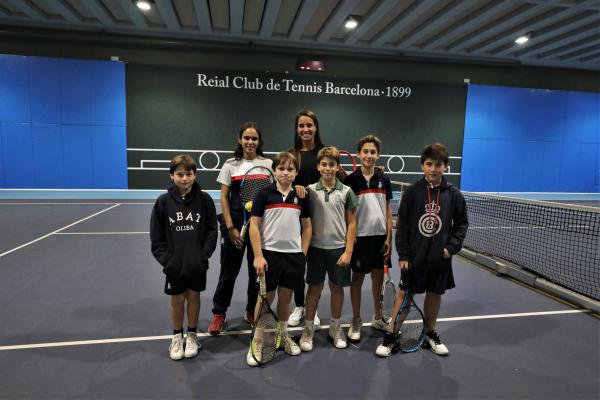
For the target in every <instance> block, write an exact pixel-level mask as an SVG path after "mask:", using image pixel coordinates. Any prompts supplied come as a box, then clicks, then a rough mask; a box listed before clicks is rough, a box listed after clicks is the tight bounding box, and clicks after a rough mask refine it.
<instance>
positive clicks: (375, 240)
mask: <svg viewBox="0 0 600 400" xmlns="http://www.w3.org/2000/svg"><path fill="white" fill-rule="evenodd" d="M386 239H387V236H386V235H379V236H362V237H357V238H356V244H355V245H354V250H353V251H352V263H351V264H350V265H351V266H352V271H354V272H359V273H361V274H368V273H369V272H371V270H372V269H383V264H384V260H383V253H382V252H381V248H382V247H383V244H384V243H385V240H386Z"/></svg>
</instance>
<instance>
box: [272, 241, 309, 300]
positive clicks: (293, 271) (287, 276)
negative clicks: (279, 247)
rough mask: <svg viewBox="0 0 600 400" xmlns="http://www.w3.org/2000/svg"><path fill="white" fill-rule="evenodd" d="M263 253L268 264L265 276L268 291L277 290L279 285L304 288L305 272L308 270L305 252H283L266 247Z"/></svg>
mask: <svg viewBox="0 0 600 400" xmlns="http://www.w3.org/2000/svg"><path fill="white" fill-rule="evenodd" d="M262 253H263V256H264V257H265V260H267V265H268V268H267V272H266V277H265V278H266V279H265V281H266V284H267V292H270V291H272V290H275V289H276V288H277V287H278V286H282V287H285V288H288V289H292V290H296V289H300V290H304V272H305V270H306V256H305V255H304V253H302V252H300V253H281V252H278V251H270V250H265V249H263V251H262Z"/></svg>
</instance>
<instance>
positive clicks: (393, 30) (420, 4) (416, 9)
mask: <svg viewBox="0 0 600 400" xmlns="http://www.w3.org/2000/svg"><path fill="white" fill-rule="evenodd" d="M435 3H436V1H435V0H418V1H415V2H414V3H412V4H411V5H410V6H408V7H407V8H406V9H405V10H404V11H402V13H401V14H400V15H399V16H398V17H397V18H396V19H395V20H394V22H393V23H392V25H390V26H389V27H387V28H386V29H385V30H384V31H382V32H381V33H379V34H378V36H377V38H376V39H375V40H374V41H373V43H372V44H373V46H375V47H383V46H384V45H385V44H386V43H387V42H388V40H391V39H393V38H394V36H396V35H397V34H398V32H400V31H401V30H402V28H404V27H406V19H407V18H409V17H410V16H418V15H421V14H423V12H425V11H427V9H429V8H431V7H433V6H434V5H435ZM415 18H416V17H415Z"/></svg>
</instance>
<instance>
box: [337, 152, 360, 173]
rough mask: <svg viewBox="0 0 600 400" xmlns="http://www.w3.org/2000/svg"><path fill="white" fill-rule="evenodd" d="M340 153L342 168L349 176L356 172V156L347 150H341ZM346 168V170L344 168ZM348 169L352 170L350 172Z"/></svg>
mask: <svg viewBox="0 0 600 400" xmlns="http://www.w3.org/2000/svg"><path fill="white" fill-rule="evenodd" d="M339 152H340V168H343V169H344V171H345V172H346V173H347V174H351V173H352V172H354V171H356V166H357V165H356V160H355V159H354V156H353V155H352V153H350V152H349V151H346V150H339ZM344 167H346V168H344ZM347 168H350V170H348V169H347Z"/></svg>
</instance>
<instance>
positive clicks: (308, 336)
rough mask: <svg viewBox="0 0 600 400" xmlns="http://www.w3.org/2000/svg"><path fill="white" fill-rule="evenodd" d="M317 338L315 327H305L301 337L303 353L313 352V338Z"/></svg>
mask: <svg viewBox="0 0 600 400" xmlns="http://www.w3.org/2000/svg"><path fill="white" fill-rule="evenodd" d="M314 336H315V329H314V327H313V328H312V329H311V328H309V327H308V326H305V327H304V329H303V330H302V336H301V337H300V349H301V350H302V351H311V350H312V349H313V338H314Z"/></svg>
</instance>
